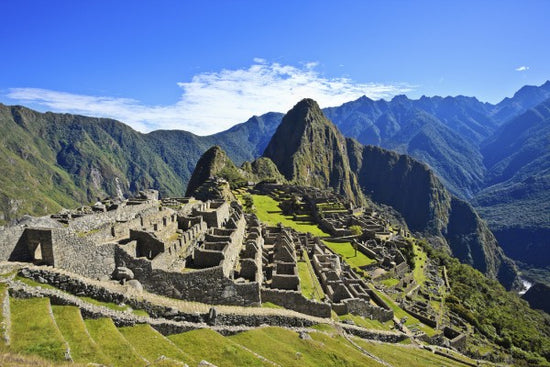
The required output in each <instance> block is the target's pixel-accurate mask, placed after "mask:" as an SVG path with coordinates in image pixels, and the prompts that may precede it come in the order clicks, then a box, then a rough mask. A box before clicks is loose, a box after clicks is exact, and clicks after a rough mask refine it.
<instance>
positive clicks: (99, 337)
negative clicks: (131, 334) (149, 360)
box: [85, 318, 146, 367]
mask: <svg viewBox="0 0 550 367" xmlns="http://www.w3.org/2000/svg"><path fill="white" fill-rule="evenodd" d="M85 323H86V328H87V329H88V332H89V333H90V336H91V337H92V338H93V339H94V341H95V342H96V344H97V345H98V346H99V348H100V349H101V351H102V352H103V353H104V354H105V355H107V356H109V358H110V359H111V361H112V362H113V364H114V365H115V366H121V367H122V366H145V365H146V362H145V360H144V359H143V358H141V357H140V356H139V355H138V354H137V353H136V351H135V350H134V348H133V347H132V345H130V343H128V341H127V340H126V339H124V337H123V336H122V335H121V334H120V332H119V331H118V330H117V328H116V326H115V324H113V321H112V320H111V319H107V318H103V319H97V320H92V319H90V320H85Z"/></svg>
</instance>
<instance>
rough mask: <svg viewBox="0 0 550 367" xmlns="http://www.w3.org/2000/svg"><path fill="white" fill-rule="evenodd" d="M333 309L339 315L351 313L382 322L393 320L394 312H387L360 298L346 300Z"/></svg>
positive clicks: (336, 304)
mask: <svg viewBox="0 0 550 367" xmlns="http://www.w3.org/2000/svg"><path fill="white" fill-rule="evenodd" d="M332 309H333V310H334V311H335V312H336V313H337V314H338V315H344V314H347V313H351V314H353V315H358V316H363V317H365V318H369V319H371V320H378V321H380V322H386V321H389V320H392V319H393V310H386V309H384V308H382V307H378V306H375V305H373V304H370V303H369V302H367V301H365V300H363V299H360V298H349V299H345V300H343V301H342V302H341V303H335V304H333V305H332Z"/></svg>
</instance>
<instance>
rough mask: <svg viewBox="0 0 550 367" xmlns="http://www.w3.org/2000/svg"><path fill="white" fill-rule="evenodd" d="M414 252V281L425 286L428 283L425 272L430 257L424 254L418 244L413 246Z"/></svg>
mask: <svg viewBox="0 0 550 367" xmlns="http://www.w3.org/2000/svg"><path fill="white" fill-rule="evenodd" d="M413 251H414V263H415V268H414V270H413V276H414V280H415V281H416V284H423V283H424V282H425V281H426V274H425V272H424V270H425V267H426V260H427V258H428V255H426V252H424V251H423V250H422V248H420V246H418V244H416V243H414V244H413Z"/></svg>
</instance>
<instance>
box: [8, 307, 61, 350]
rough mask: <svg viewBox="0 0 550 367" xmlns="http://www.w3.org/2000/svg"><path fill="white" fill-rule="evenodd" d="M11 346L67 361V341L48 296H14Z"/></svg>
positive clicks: (15, 348)
mask: <svg viewBox="0 0 550 367" xmlns="http://www.w3.org/2000/svg"><path fill="white" fill-rule="evenodd" d="M10 309H11V332H10V340H11V345H10V348H11V349H12V350H13V351H15V352H19V353H23V354H36V355H38V356H40V357H43V358H46V359H49V360H52V361H64V360H65V351H66V348H65V340H64V339H63V336H62V335H61V333H60V332H59V329H58V328H57V326H56V325H55V322H54V320H53V318H52V316H51V315H50V300H49V299H48V298H30V299H14V298H10Z"/></svg>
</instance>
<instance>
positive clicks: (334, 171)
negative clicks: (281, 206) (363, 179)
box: [264, 99, 362, 203]
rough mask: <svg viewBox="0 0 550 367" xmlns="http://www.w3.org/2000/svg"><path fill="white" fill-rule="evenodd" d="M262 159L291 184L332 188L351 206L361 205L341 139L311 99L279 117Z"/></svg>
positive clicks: (358, 190)
mask: <svg viewBox="0 0 550 367" xmlns="http://www.w3.org/2000/svg"><path fill="white" fill-rule="evenodd" d="M264 157H267V158H270V159H271V160H272V161H273V163H275V165H276V166H277V167H278V169H279V171H280V172H281V173H282V174H283V175H284V176H285V178H286V179H287V180H289V181H291V182H293V183H295V184H298V185H303V186H315V187H319V188H333V189H334V190H335V192H337V193H339V194H342V195H344V196H346V197H348V198H350V199H352V200H353V201H354V202H355V203H361V201H362V198H361V190H360V187H359V185H358V183H357V177H356V176H355V175H354V174H353V173H352V172H351V170H350V166H349V161H348V158H347V148H346V141H345V138H344V137H343V136H342V134H340V132H339V131H338V129H337V128H336V127H335V126H334V124H332V123H331V122H330V121H329V120H328V119H327V118H326V117H325V116H324V115H323V112H322V111H321V109H320V108H319V106H318V105H317V102H315V101H314V100H312V99H304V100H302V101H300V102H299V103H298V104H296V106H294V107H293V108H292V109H291V110H290V111H289V112H288V113H287V114H286V115H285V117H283V121H282V122H281V124H280V125H279V127H278V128H277V131H275V134H274V135H273V138H272V139H271V141H270V142H269V144H268V145H267V147H266V149H265V152H264Z"/></svg>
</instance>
